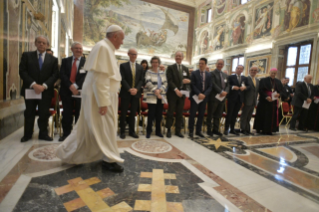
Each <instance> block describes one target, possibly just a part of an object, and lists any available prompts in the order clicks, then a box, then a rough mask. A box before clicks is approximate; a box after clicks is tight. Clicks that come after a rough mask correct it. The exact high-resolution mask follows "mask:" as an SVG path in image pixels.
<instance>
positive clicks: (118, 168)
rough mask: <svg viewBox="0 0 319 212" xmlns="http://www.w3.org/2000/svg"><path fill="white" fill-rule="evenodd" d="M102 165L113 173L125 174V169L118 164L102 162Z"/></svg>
mask: <svg viewBox="0 0 319 212" xmlns="http://www.w3.org/2000/svg"><path fill="white" fill-rule="evenodd" d="M102 165H103V166H104V167H105V168H106V169H108V170H110V171H112V172H123V171H124V168H123V167H122V166H120V165H118V164H117V163H108V162H105V161H102Z"/></svg>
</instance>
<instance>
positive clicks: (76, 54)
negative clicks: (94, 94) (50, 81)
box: [59, 42, 86, 141]
mask: <svg viewBox="0 0 319 212" xmlns="http://www.w3.org/2000/svg"><path fill="white" fill-rule="evenodd" d="M71 51H72V52H73V56H71V57H68V58H64V59H62V64H61V68H60V77H61V88H60V96H61V100H62V105H63V114H62V127H63V136H62V137H61V138H60V139H59V141H64V140H65V139H66V137H68V136H69V135H70V133H71V130H72V124H73V111H74V112H75V113H74V116H75V123H76V122H77V120H78V118H79V115H80V110H81V98H79V97H80V95H81V94H80V90H81V89H82V85H83V82H84V79H85V77H86V71H85V70H84V69H83V66H84V63H85V58H83V57H82V55H83V48H82V44H81V43H78V42H74V43H73V44H72V46H71ZM75 96H78V97H75Z"/></svg>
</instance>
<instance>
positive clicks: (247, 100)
mask: <svg viewBox="0 0 319 212" xmlns="http://www.w3.org/2000/svg"><path fill="white" fill-rule="evenodd" d="M257 72H258V67H256V66H253V67H251V68H250V70H249V76H248V77H247V83H248V86H247V88H246V90H244V91H243V103H244V107H243V109H242V112H241V116H240V128H241V132H242V133H243V134H245V135H249V134H250V119H251V117H252V114H253V112H254V109H255V106H256V105H257V97H258V90H259V79H257V78H256V74H257Z"/></svg>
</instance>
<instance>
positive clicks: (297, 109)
mask: <svg viewBox="0 0 319 212" xmlns="http://www.w3.org/2000/svg"><path fill="white" fill-rule="evenodd" d="M311 80H312V76H311V75H306V76H305V77H304V81H303V82H297V83H296V92H295V95H294V97H293V98H292V102H291V104H292V105H293V106H294V114H293V116H292V119H291V122H290V128H289V129H290V130H294V131H296V121H297V119H298V116H299V115H300V116H299V126H298V130H306V128H305V127H304V126H305V121H306V118H307V115H308V109H306V108H303V107H302V106H303V104H304V102H307V103H311V101H312V99H313V93H314V92H313V85H312V84H311Z"/></svg>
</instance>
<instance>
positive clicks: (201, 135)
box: [196, 132, 205, 138]
mask: <svg viewBox="0 0 319 212" xmlns="http://www.w3.org/2000/svg"><path fill="white" fill-rule="evenodd" d="M196 135H198V136H199V137H201V138H205V136H204V135H203V134H202V133H201V132H197V133H196Z"/></svg>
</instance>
